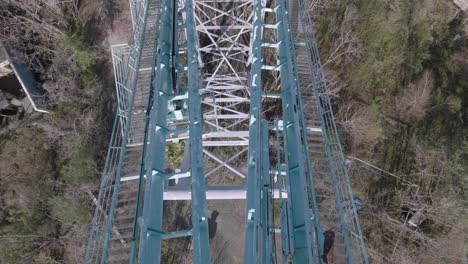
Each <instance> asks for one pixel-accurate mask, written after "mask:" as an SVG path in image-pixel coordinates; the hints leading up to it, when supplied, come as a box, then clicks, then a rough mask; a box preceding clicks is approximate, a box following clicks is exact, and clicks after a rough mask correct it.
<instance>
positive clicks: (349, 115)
mask: <svg viewBox="0 0 468 264" xmlns="http://www.w3.org/2000/svg"><path fill="white" fill-rule="evenodd" d="M336 118H337V123H338V125H339V126H340V128H341V129H340V131H343V132H344V133H346V134H347V135H348V136H349V139H350V141H351V143H352V145H353V146H360V145H363V144H369V145H373V144H375V143H377V142H378V141H379V139H381V138H382V137H383V130H382V128H381V126H380V125H379V122H378V118H377V117H376V116H375V114H374V113H373V112H372V111H370V110H369V109H368V108H367V107H364V106H359V105H358V104H357V103H354V102H352V101H351V102H348V103H343V104H342V105H341V107H340V108H339V110H338V112H337V114H336Z"/></svg>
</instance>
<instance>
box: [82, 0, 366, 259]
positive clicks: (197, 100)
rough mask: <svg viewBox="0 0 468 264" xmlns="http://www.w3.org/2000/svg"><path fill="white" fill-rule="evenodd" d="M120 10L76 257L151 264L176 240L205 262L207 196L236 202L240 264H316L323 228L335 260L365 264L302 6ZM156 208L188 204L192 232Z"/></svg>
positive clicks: (258, 2)
mask: <svg viewBox="0 0 468 264" xmlns="http://www.w3.org/2000/svg"><path fill="white" fill-rule="evenodd" d="M130 7H131V15H132V21H133V32H134V39H133V43H132V44H131V45H126V44H123V45H116V46H113V47H112V58H113V63H114V75H115V81H116V89H117V105H118V106H117V111H116V117H115V123H114V128H113V133H112V137H111V142H110V147H109V152H108V156H107V161H106V166H105V168H104V172H103V176H102V179H101V185H100V189H99V193H98V195H97V198H94V201H95V204H96V210H95V214H94V218H93V222H92V229H91V232H90V236H89V241H88V246H87V250H86V256H85V263H123V262H129V263H135V262H137V263H160V261H161V258H162V254H163V253H162V244H163V241H165V240H170V239H178V238H183V237H191V249H190V251H191V254H190V255H191V258H190V259H191V261H192V262H193V263H210V262H211V260H210V244H209V236H208V216H207V213H208V209H207V204H208V200H211V199H215V200H240V201H239V202H242V203H243V201H242V200H245V223H240V224H241V225H243V224H245V237H244V262H245V263H273V262H276V260H277V259H278V258H281V259H282V260H283V263H287V262H292V263H325V256H324V255H325V254H326V253H327V252H324V235H323V232H324V231H326V230H334V231H335V232H336V233H338V234H339V236H337V237H336V239H335V249H334V255H335V262H336V263H368V259H367V252H366V247H365V244H364V239H363V236H362V231H361V229H360V224H359V219H358V212H357V210H356V206H355V205H354V202H353V198H354V197H353V195H352V191H351V185H350V182H349V177H348V174H347V169H346V166H345V160H344V157H343V153H342V148H341V145H340V141H339V137H338V131H337V129H336V124H335V120H334V116H333V110H332V106H331V102H330V98H329V95H328V93H327V87H326V79H325V75H324V73H323V68H322V65H321V63H320V57H319V53H318V49H317V45H316V40H315V35H314V31H313V28H314V27H313V26H314V25H313V23H312V11H311V9H310V8H308V6H307V2H306V1H304V0H291V1H286V0H188V1H185V0H178V1H174V0H131V1H130ZM303 101H304V102H306V103H303ZM174 146H178V147H182V148H183V149H184V151H183V154H181V156H180V157H179V158H180V160H181V161H180V164H177V165H174V164H171V162H170V160H171V158H172V156H171V155H174V154H173V153H172V152H171V151H170V148H171V147H174ZM93 197H94V196H93ZM165 200H190V207H191V210H190V211H191V214H190V218H191V221H190V222H191V227H189V228H188V229H185V230H166V229H165V228H164V227H163V221H164V219H165V217H166V216H165V213H164V210H163V208H164V201H165ZM275 204H277V205H279V206H275ZM319 220H320V221H319Z"/></svg>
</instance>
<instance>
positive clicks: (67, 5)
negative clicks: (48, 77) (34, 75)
mask: <svg viewBox="0 0 468 264" xmlns="http://www.w3.org/2000/svg"><path fill="white" fill-rule="evenodd" d="M77 3H78V1H77V0H68V1H63V0H4V1H1V2H0V41H2V42H3V43H4V44H6V45H7V46H10V47H14V48H15V50H17V51H19V52H18V54H14V55H15V56H16V57H19V58H21V59H23V60H25V61H26V62H28V63H30V65H31V66H35V65H37V64H38V61H44V60H48V59H50V58H52V57H53V56H54V55H55V53H56V49H55V45H56V44H57V40H59V39H61V38H63V36H64V35H65V30H66V29H67V28H68V27H69V24H70V21H71V20H72V19H73V17H75V16H76V14H77Z"/></svg>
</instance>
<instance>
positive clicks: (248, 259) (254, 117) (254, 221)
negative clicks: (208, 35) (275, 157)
mask: <svg viewBox="0 0 468 264" xmlns="http://www.w3.org/2000/svg"><path fill="white" fill-rule="evenodd" d="M254 8H255V13H254V29H253V47H252V48H253V51H252V58H251V60H250V61H251V63H252V67H251V70H250V82H251V83H250V123H249V125H250V126H249V152H248V160H247V162H248V174H247V201H246V217H247V219H246V224H245V242H244V263H259V254H258V251H259V248H258V244H259V241H258V238H259V234H258V225H259V222H260V208H259V206H260V204H259V203H260V202H259V197H260V195H259V194H260V188H261V186H260V183H259V181H260V175H261V163H262V160H261V151H262V148H261V142H262V140H261V107H262V101H261V89H262V88H261V85H262V83H261V71H262V50H261V45H262V24H263V23H262V17H261V13H262V4H261V1H260V0H255V4H254Z"/></svg>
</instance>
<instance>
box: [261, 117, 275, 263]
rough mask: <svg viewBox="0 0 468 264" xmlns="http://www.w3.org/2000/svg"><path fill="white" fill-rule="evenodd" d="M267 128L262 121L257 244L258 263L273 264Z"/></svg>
mask: <svg viewBox="0 0 468 264" xmlns="http://www.w3.org/2000/svg"><path fill="white" fill-rule="evenodd" d="M268 131H269V128H268V122H267V121H265V120H262V124H261V140H262V142H261V153H262V156H261V159H262V168H261V174H260V176H261V185H260V186H259V187H260V191H261V193H260V197H259V198H260V207H261V210H260V219H261V221H260V227H261V233H260V236H259V242H260V243H261V246H260V247H259V248H260V249H261V252H260V253H261V255H260V256H261V260H260V262H259V263H274V259H273V257H274V253H273V251H274V247H273V246H274V245H273V239H274V235H275V234H274V227H273V217H274V216H273V196H272V190H273V186H272V182H273V181H272V179H271V174H270V156H269V144H268V142H269V132H268Z"/></svg>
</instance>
